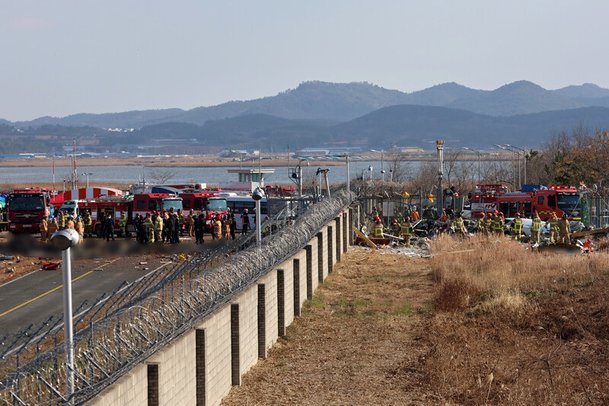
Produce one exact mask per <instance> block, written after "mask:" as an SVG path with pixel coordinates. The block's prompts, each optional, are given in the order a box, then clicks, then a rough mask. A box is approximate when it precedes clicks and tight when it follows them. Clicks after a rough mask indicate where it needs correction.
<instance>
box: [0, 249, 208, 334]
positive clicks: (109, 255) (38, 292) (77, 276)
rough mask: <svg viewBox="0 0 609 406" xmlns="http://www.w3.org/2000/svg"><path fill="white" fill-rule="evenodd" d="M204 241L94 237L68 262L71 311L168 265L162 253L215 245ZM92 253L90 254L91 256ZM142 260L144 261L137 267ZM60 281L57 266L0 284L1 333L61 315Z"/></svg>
mask: <svg viewBox="0 0 609 406" xmlns="http://www.w3.org/2000/svg"><path fill="white" fill-rule="evenodd" d="M218 244H219V243H218V242H212V241H207V242H206V243H205V244H204V245H195V244H194V243H193V242H192V241H190V240H188V239H184V240H183V241H182V243H181V244H179V245H175V246H171V245H164V246H162V247H157V246H154V247H153V246H146V247H145V248H143V249H142V247H141V246H137V245H136V243H135V242H129V243H126V242H124V241H120V240H117V241H115V242H112V241H111V242H109V243H107V244H106V243H105V242H104V241H96V242H94V243H92V244H91V245H90V246H88V247H87V248H86V249H84V250H80V251H79V252H74V257H75V259H74V261H73V263H72V292H73V307H74V311H76V309H77V308H78V307H79V306H80V304H81V303H83V302H84V301H88V303H93V301H94V299H95V298H98V297H99V296H101V295H102V293H110V292H112V291H114V290H115V289H117V288H118V287H119V286H120V285H121V284H122V283H123V282H125V281H127V282H131V281H134V280H136V279H138V278H140V277H142V276H143V275H145V274H147V273H149V272H158V271H159V270H161V269H162V268H163V267H165V266H167V265H168V264H167V263H166V262H162V261H161V260H162V259H163V255H165V254H166V255H169V254H172V253H178V252H179V253H192V252H196V251H199V252H200V251H202V250H208V249H210V248H213V247H216V246H218ZM91 257H93V258H91ZM141 261H146V262H147V263H146V264H145V265H140V264H139V263H140V262H141ZM62 288H63V284H62V273H61V268H60V269H58V270H55V271H36V272H33V273H30V274H28V275H25V276H23V277H21V278H19V279H16V280H14V281H11V282H8V283H6V284H4V285H2V286H0V337H2V336H4V335H7V334H13V333H16V332H18V331H20V330H22V329H24V328H26V327H28V326H29V325H30V324H32V323H33V324H35V325H40V323H42V322H44V321H46V320H47V319H48V318H49V317H50V316H51V315H56V316H61V315H62V314H63V296H62V295H63V289H62Z"/></svg>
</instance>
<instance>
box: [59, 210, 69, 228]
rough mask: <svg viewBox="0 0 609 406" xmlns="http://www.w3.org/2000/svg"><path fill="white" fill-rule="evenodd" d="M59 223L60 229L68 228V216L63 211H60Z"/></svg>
mask: <svg viewBox="0 0 609 406" xmlns="http://www.w3.org/2000/svg"><path fill="white" fill-rule="evenodd" d="M57 221H58V224H57V225H58V226H59V229H60V230H63V229H64V228H66V222H67V221H68V215H67V214H66V213H65V212H63V211H60V212H59V216H58V219H57Z"/></svg>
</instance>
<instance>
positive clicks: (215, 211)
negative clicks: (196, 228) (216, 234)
mask: <svg viewBox="0 0 609 406" xmlns="http://www.w3.org/2000/svg"><path fill="white" fill-rule="evenodd" d="M179 196H180V197H181V198H182V200H183V206H184V211H185V212H188V211H190V210H193V211H195V212H197V213H204V214H205V226H206V228H207V229H208V230H209V229H211V228H212V227H213V224H212V220H213V219H215V218H216V217H217V216H221V217H223V216H225V215H226V214H228V206H227V204H226V199H225V198H223V197H218V192H217V191H208V192H191V191H187V192H183V193H180V194H179Z"/></svg>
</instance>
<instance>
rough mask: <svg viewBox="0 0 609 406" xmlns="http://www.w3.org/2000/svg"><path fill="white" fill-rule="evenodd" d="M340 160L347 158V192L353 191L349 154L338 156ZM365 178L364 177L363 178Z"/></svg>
mask: <svg viewBox="0 0 609 406" xmlns="http://www.w3.org/2000/svg"><path fill="white" fill-rule="evenodd" d="M337 156H338V157H339V158H343V157H344V158H345V163H346V164H347V191H348V192H350V191H351V173H350V172H349V153H346V154H342V155H337ZM362 178H363V177H362Z"/></svg>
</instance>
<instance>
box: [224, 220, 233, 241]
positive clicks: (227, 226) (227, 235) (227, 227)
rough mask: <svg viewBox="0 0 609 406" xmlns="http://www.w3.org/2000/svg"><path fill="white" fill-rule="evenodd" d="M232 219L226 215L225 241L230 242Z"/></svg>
mask: <svg viewBox="0 0 609 406" xmlns="http://www.w3.org/2000/svg"><path fill="white" fill-rule="evenodd" d="M231 222H232V220H231V218H230V215H228V214H227V215H225V216H224V225H223V230H224V239H225V240H230V227H231Z"/></svg>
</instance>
